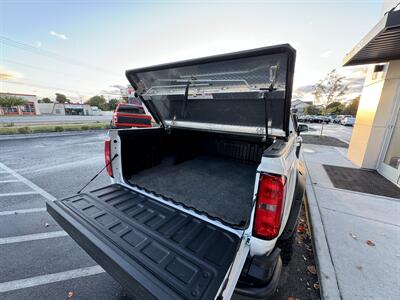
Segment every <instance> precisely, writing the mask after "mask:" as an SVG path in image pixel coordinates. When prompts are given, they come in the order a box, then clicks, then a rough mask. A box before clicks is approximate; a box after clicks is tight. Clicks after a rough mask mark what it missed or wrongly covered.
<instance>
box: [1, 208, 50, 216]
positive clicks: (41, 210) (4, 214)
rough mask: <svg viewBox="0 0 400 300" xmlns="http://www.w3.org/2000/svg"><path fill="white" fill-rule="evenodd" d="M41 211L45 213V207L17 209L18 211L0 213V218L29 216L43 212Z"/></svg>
mask: <svg viewBox="0 0 400 300" xmlns="http://www.w3.org/2000/svg"><path fill="white" fill-rule="evenodd" d="M43 211H46V207H39V208H27V209H19V210H6V211H0V216H10V215H20V214H30V213H36V212H43Z"/></svg>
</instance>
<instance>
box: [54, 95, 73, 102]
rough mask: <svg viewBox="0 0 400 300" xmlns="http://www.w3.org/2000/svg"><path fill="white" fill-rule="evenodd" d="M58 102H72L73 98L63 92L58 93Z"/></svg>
mask: <svg viewBox="0 0 400 300" xmlns="http://www.w3.org/2000/svg"><path fill="white" fill-rule="evenodd" d="M56 102H58V103H71V100H69V99H68V98H67V96H65V95H63V94H59V93H56Z"/></svg>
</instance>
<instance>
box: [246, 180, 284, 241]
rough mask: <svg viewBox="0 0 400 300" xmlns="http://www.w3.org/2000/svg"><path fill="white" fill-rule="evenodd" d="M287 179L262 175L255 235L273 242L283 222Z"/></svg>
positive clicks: (255, 220) (255, 219) (254, 229)
mask: <svg viewBox="0 0 400 300" xmlns="http://www.w3.org/2000/svg"><path fill="white" fill-rule="evenodd" d="M284 194H285V177H283V176H280V175H270V174H261V177H260V183H259V186H258V198H257V204H256V212H255V218H254V226H253V235H254V236H256V237H259V238H262V239H267V240H271V239H274V238H276V237H277V236H278V234H279V228H280V226H281V220H282V208H283V199H284Z"/></svg>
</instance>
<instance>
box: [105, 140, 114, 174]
mask: <svg viewBox="0 0 400 300" xmlns="http://www.w3.org/2000/svg"><path fill="white" fill-rule="evenodd" d="M104 159H105V161H106V169H107V173H108V175H110V176H111V177H113V170H112V165H111V141H110V139H106V141H105V142H104Z"/></svg>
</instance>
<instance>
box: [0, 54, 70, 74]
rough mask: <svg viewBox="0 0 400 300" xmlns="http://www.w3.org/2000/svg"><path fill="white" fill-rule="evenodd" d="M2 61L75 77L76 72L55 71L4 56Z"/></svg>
mask: <svg viewBox="0 0 400 300" xmlns="http://www.w3.org/2000/svg"><path fill="white" fill-rule="evenodd" d="M2 61H3V62H8V63H10V64H15V65H20V66H23V67H27V68H31V69H34V70H39V71H43V72H49V73H54V74H60V75H63V76H70V77H74V76H75V75H74V74H68V73H64V72H59V71H53V70H50V69H46V68H42V67H37V66H33V65H29V64H25V63H21V62H17V61H14V60H11V59H5V58H3V59H2Z"/></svg>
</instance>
